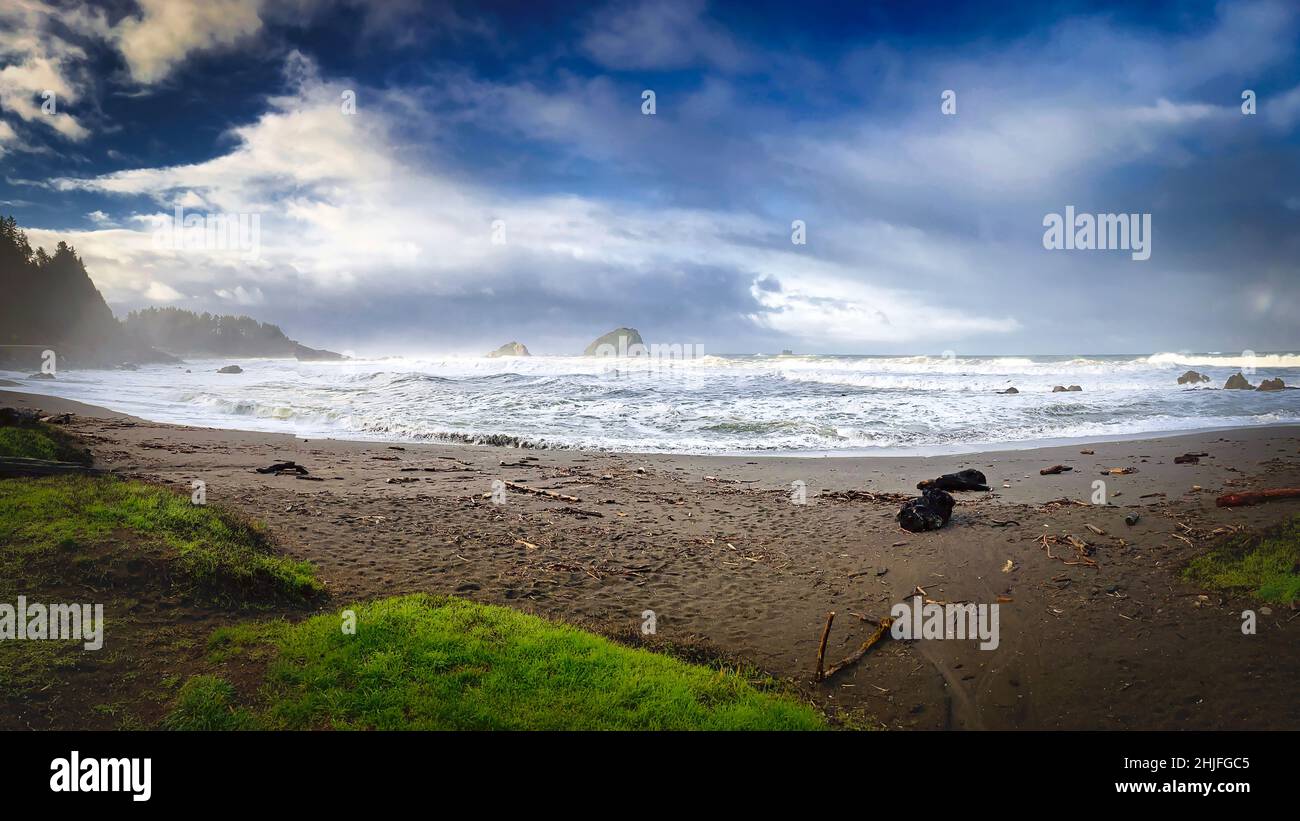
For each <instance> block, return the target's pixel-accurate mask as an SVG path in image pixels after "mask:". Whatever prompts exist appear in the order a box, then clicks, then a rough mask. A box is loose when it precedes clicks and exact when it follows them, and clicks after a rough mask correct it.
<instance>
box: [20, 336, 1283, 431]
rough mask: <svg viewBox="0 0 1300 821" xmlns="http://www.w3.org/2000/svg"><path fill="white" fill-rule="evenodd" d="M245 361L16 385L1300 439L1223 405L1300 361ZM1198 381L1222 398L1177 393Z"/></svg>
mask: <svg viewBox="0 0 1300 821" xmlns="http://www.w3.org/2000/svg"><path fill="white" fill-rule="evenodd" d="M231 361H232V360H216V359H191V360H188V361H187V362H186V363H185V364H184V365H180V366H177V365H174V364H173V365H152V366H141V367H140V369H139V370H137V371H63V372H61V373H60V374H59V376H58V379H57V380H54V381H35V380H27V379H25V377H26V374H19V373H5V374H3V375H4V376H6V377H7V378H10V379H14V380H17V381H21V382H22V383H23V387H21V388H18V390H28V391H31V392H35V393H49V394H55V395H58V396H61V397H65V398H68V399H75V400H78V401H82V402H88V403H91V404H95V405H101V406H104V407H108V408H111V409H113V410H118V411H122V412H125V413H130V414H133V415H136V416H140V417H144V418H146V419H151V420H154V421H160V422H170V423H177V424H185V425H198V426H207V427H223V428H238V429H244V430H259V431H279V432H285V433H293V434H296V435H298V436H300V437H303V438H308V439H312V438H326V437H330V438H338V439H363V440H381V441H392V442H403V441H443V442H466V443H492V444H504V445H514V446H519V447H538V448H585V449H601V450H612V451H618V452H663V453H711V454H783V455H809V456H812V455H849V454H882V455H883V454H934V455H937V454H945V453H961V452H971V451H977V450H987V449H992V448H1002V447H1011V448H1014V447H1032V446H1038V445H1042V444H1049V443H1057V442H1062V441H1076V440H1079V441H1086V440H1090V439H1091V440H1102V439H1115V438H1126V437H1132V436H1139V435H1144V434H1156V433H1166V432H1175V431H1191V430H1199V429H1210V428H1225V427H1236V426H1244V425H1269V424H1279V423H1300V391H1278V392H1256V391H1225V390H1213V388H1221V387H1222V386H1223V383H1224V381H1225V380H1226V379H1227V378H1228V377H1229V376H1230V375H1232V374H1234V373H1236V372H1237V371H1238V370H1242V369H1249V368H1251V367H1253V368H1254V372H1253V373H1249V372H1248V373H1247V378H1248V379H1249V380H1250V381H1251V383H1252V384H1258V383H1259V382H1260V380H1262V379H1265V378H1272V377H1281V378H1282V379H1283V380H1285V381H1286V383H1287V384H1295V383H1300V354H1294V353H1281V354H1260V355H1256V356H1254V357H1243V356H1242V355H1238V354H1233V355H1227V354H1184V353H1158V354H1154V355H1146V356H987V357H952V356H948V357H942V356H765V355H744V356H741V355H737V356H712V355H709V356H702V357H699V358H695V359H686V360H675V361H665V360H650V359H635V358H631V359H595V358H585V357H567V356H533V357H525V358H499V359H492V358H487V357H473V356H447V357H437V356H433V357H428V358H382V359H354V360H350V361H346V362H298V361H296V360H292V359H247V360H246V359H240V360H236V362H237V364H239V365H241V366H242V367H243V368H244V373H242V374H237V375H227V374H218V373H216V370H217V369H218V368H219V367H221V366H223V365H226V364H230V363H231ZM186 369H189V370H190V371H191V372H190V373H186ZM1189 369H1193V370H1197V371H1200V372H1201V373H1204V374H1206V375H1207V376H1209V377H1210V381H1209V382H1206V383H1202V384H1198V385H1196V386H1188V385H1179V384H1177V381H1176V380H1177V377H1178V376H1179V375H1180V374H1182V373H1183V372H1184V371H1186V370H1189ZM1055 385H1064V386H1069V385H1079V386H1080V387H1082V388H1083V390H1082V391H1080V392H1069V393H1053V392H1052V388H1053V386H1055ZM1012 386H1014V387H1015V388H1016V389H1017V390H1019V391H1020V393H1019V394H1015V395H1004V394H1000V393H997V391H1001V390H1004V389H1006V388H1008V387H1012Z"/></svg>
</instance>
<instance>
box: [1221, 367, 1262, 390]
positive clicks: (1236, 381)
mask: <svg viewBox="0 0 1300 821" xmlns="http://www.w3.org/2000/svg"><path fill="white" fill-rule="evenodd" d="M1223 389H1224V390H1225V391H1253V390H1255V386H1254V385H1252V384H1250V383H1249V382H1247V381H1246V377H1244V376H1242V375H1241V373H1240V372H1238V373H1234V374H1233V375H1232V376H1229V377H1228V381H1227V382H1224V383H1223Z"/></svg>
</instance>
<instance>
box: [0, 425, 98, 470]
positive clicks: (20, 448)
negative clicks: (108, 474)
mask: <svg viewBox="0 0 1300 821" xmlns="http://www.w3.org/2000/svg"><path fill="white" fill-rule="evenodd" d="M0 457H8V458H18V459H47V460H50V461H55V462H76V463H77V464H80V465H89V464H90V463H91V456H90V451H88V450H86V449H85V448H84V447H82V446H81V445H80V444H79V443H78V442H77V440H76V439H74V438H73V437H71V436H69V435H68V434H66V433H64V432H63V431H61V430H59V429H58V428H56V427H54V426H53V425H47V424H45V423H43V422H37V423H34V424H28V425H19V426H8V427H2V428H0Z"/></svg>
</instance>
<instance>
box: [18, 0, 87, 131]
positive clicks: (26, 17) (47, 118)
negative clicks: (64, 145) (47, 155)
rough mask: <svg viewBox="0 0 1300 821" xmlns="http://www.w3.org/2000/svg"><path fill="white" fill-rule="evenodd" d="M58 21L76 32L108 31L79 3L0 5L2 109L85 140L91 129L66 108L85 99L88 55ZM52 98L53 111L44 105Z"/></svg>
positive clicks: (29, 0)
mask: <svg viewBox="0 0 1300 821" xmlns="http://www.w3.org/2000/svg"><path fill="white" fill-rule="evenodd" d="M56 22H57V23H58V24H59V26H61V27H62V28H66V29H68V30H70V31H72V32H73V33H74V34H80V35H93V34H95V33H102V32H103V31H105V23H104V18H103V13H102V12H96V11H90V10H87V9H85V8H84V7H82V6H80V5H74V6H71V7H69V8H66V9H61V8H55V7H53V6H50V5H48V4H46V3H44V2H40V0H5V3H4V4H2V5H0V65H3V68H0V109H3V110H4V111H6V112H11V113H13V114H15V115H17V117H18V118H19V119H21V120H23V121H24V122H30V123H39V124H42V125H45V126H48V127H49V128H52V129H53V130H54V131H56V132H58V133H59V134H60V135H62V136H63V137H65V138H67V139H70V140H75V141H80V140H84V139H85V138H86V137H88V136H90V131H89V129H87V128H86V126H85V125H84V124H83V123H82V122H81V121H80V120H79V119H78V118H77V117H75V116H73V115H71V114H69V113H68V111H67V109H68V108H69V107H71V106H73V105H75V104H76V103H77V101H78V100H79V99H80V98H81V91H82V89H81V86H82V85H83V82H84V80H83V75H84V69H83V68H82V67H81V62H82V61H83V60H84V59H85V56H86V55H85V52H84V51H83V50H82V49H81V47H80V46H78V45H76V44H74V43H70V42H68V41H67V40H65V39H64V38H63V37H62V36H60V34H59V33H58V29H55V28H54V23H56ZM51 93H52V94H53V97H49V96H48V95H49V94H51ZM47 100H50V101H51V102H52V103H53V111H50V110H48V107H46V106H45V105H44V104H45V102H46V101H47ZM6 127H8V126H6ZM10 131H11V132H12V128H11V129H10Z"/></svg>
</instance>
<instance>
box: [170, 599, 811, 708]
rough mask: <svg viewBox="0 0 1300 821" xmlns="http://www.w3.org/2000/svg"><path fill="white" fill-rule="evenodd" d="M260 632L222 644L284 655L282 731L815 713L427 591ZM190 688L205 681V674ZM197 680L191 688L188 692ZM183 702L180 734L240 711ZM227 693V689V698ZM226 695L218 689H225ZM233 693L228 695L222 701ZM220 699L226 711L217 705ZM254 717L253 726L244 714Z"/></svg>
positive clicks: (275, 674) (720, 677)
mask: <svg viewBox="0 0 1300 821" xmlns="http://www.w3.org/2000/svg"><path fill="white" fill-rule="evenodd" d="M351 609H352V610H354V611H355V613H356V632H355V634H346V633H344V632H343V630H342V625H343V620H342V618H341V617H340V615H339V614H328V615H322V616H316V617H314V618H311V619H309V620H307V621H305V622H301V623H298V624H293V625H289V624H285V623H283V622H281V623H278V624H277V625H275V626H273V627H271V628H269V630H268V632H265V633H263V634H260V635H259V633H258V632H257V631H256V630H247V629H242V630H231V631H226V632H221V631H219V633H218V635H217V636H214V641H213V642H212V643H211V644H210V647H215V649H216V650H220V652H221V653H222V654H223V657H229V655H228V654H229V653H230V652H231V648H232V647H235V646H239V645H246V644H248V643H250V642H256V641H259V640H262V641H269V642H271V643H273V645H274V646H275V648H276V651H277V652H276V655H275V658H274V659H273V660H272V661H271V662H270V664H269V665H268V667H267V670H266V674H265V683H264V685H263V687H262V689H261V691H260V693H259V694H258V698H259V700H260V704H261V705H262V706H261V707H260V708H258V709H257V711H256V712H257V717H258V720H257V725H258V726H260V727H264V728H270V729H311V728H335V729H378V730H392V729H416V730H488V729H501V730H811V729H821V728H824V727H825V726H826V721H825V718H824V717H823V716H822V715H821V713H819V712H818V711H817V710H815V709H813V708H812V707H810V706H808V705H806V704H802V703H800V702H798V701H795V700H794V699H792V698H790V697H788V696H786V695H783V694H781V693H779V692H772V691H771V687H772V684H773V683H772V682H770V681H769V682H764V683H760V685H759V686H756V685H755V683H753V682H751V681H749V680H747V679H745V678H742V677H740V676H737V675H736V674H735V673H734V672H728V671H722V670H715V669H711V668H709V667H706V666H702V665H697V664H688V663H686V662H684V661H680V660H678V659H675V658H672V657H670V656H665V655H660V654H658V653H653V652H650V651H648V650H641V649H637V648H632V647H626V646H623V645H620V644H616V643H614V642H612V641H610V640H608V639H605V638H602V637H600V636H597V635H595V634H592V633H587V632H584V631H582V630H578V629H576V628H573V627H569V626H567V625H563V624H558V623H555V622H550V621H547V620H545V619H541V618H537V617H535V616H529V615H526V614H523V613H519V612H517V611H515V610H511V609H509V608H505V607H495V606H490V605H482V604H475V603H473V602H469V601H465V600H463V599H456V598H440V597H434V596H429V595H425V594H415V595H410V596H399V597H395V598H388V599H381V600H379V601H375V602H371V603H368V604H360V605H354V606H353V607H352V608H351ZM191 681H194V680H193V679H192V680H191ZM188 686H189V685H187V687H188ZM195 687H196V689H197V691H198V692H199V693H201V694H205V695H204V696H203V698H199V696H198V695H194V694H191V695H190V696H189V697H188V698H182V699H181V700H180V703H179V704H178V706H177V711H176V713H175V714H174V715H175V718H174V719H168V722H169V724H168V726H177V727H192V726H195V725H196V724H201V723H202V722H204V721H208V720H210V717H211V716H213V715H217V714H219V715H224V714H225V712H227V711H229V710H233V709H234V708H233V707H231V704H230V698H229V695H228V694H226V695H224V696H222V697H221V698H218V697H216V696H213V695H210V694H208V691H209V690H212V689H213V688H215V687H216V685H214V684H213V683H212V682H210V681H205V682H204V683H201V684H197V685H195ZM222 692H224V691H222ZM218 695H220V694H218ZM223 698H224V700H222V699H223ZM213 704H215V705H216V706H210V705H213ZM241 720H242V719H241Z"/></svg>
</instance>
